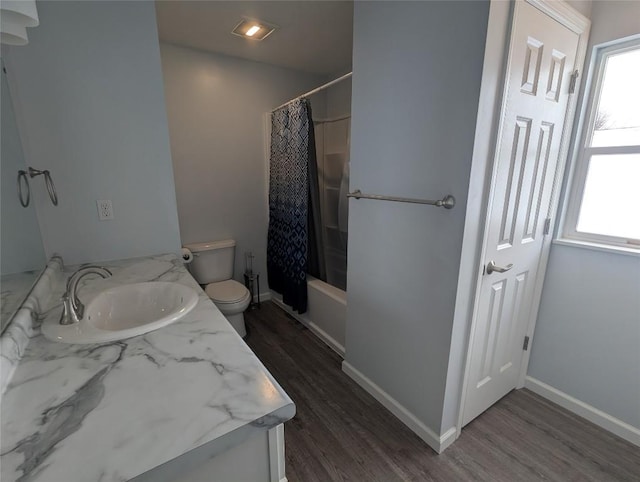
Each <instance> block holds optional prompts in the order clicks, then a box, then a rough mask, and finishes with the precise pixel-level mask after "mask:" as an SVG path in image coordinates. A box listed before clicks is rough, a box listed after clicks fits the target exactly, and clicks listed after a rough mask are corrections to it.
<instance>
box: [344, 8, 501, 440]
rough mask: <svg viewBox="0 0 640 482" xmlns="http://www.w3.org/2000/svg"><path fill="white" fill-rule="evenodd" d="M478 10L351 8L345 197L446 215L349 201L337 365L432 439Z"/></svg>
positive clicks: (457, 233)
mask: <svg viewBox="0 0 640 482" xmlns="http://www.w3.org/2000/svg"><path fill="white" fill-rule="evenodd" d="M488 9H489V4H488V2H482V1H472V2H446V1H445V2H415V3H414V2H402V3H400V2H356V4H355V20H354V55H353V63H354V64H353V71H354V76H353V99H352V138H351V189H361V190H362V191H364V192H371V193H379V194H387V195H396V196H407V197H417V198H439V197H441V196H444V195H445V194H448V193H451V194H453V195H454V196H456V198H457V206H456V208H454V209H453V210H451V211H448V210H444V209H437V208H434V207H429V206H420V205H411V204H401V203H391V202H381V201H368V200H351V201H350V206H349V209H350V219H349V273H348V291H347V296H348V306H347V310H348V311H347V333H346V361H347V362H348V363H350V364H351V365H353V366H354V367H355V368H356V369H357V370H359V371H360V372H362V373H363V374H364V375H365V376H367V377H368V378H369V379H371V380H372V381H373V382H374V383H376V384H377V385H378V386H380V387H381V388H382V389H383V390H385V391H386V392H387V393H388V394H389V395H391V396H392V397H393V398H394V399H395V400H397V401H398V402H399V403H400V404H402V405H403V406H404V407H405V408H406V409H408V410H409V411H410V412H412V413H413V414H414V415H415V416H416V417H417V418H418V419H419V420H420V421H422V422H423V423H424V424H425V425H427V426H428V427H429V428H431V429H432V430H433V431H434V432H436V433H437V434H440V433H441V422H442V413H443V400H444V390H445V381H446V376H447V364H448V357H449V347H450V342H451V331H452V325H453V315H454V303H455V295H456V285H457V276H458V269H459V263H460V250H461V245H462V234H463V227H464V216H465V209H464V206H465V203H466V193H467V188H468V182H469V172H470V168H471V156H472V151H473V142H474V132H475V120H476V113H477V107H478V98H479V90H480V80H481V73H482V62H483V52H484V45H485V35H486V28H487V18H488ZM452 25H455V28H451V26H452ZM460 32H464V35H460ZM448 428H449V427H446V428H445V429H448Z"/></svg>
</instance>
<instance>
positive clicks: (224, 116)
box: [160, 42, 325, 296]
mask: <svg viewBox="0 0 640 482" xmlns="http://www.w3.org/2000/svg"><path fill="white" fill-rule="evenodd" d="M160 51H161V55H162V70H163V75H164V88H165V98H166V106H167V114H168V119H169V133H170V137H171V153H172V158H173V165H174V173H175V181H176V196H177V203H178V215H179V218H180V234H181V238H182V242H183V244H189V243H198V242H202V241H206V240H219V239H228V238H233V239H235V240H236V241H237V243H238V244H237V256H236V265H235V269H234V272H235V279H236V280H237V281H243V280H242V273H243V272H244V269H245V262H244V254H245V252H247V251H251V252H253V254H254V255H255V260H254V271H255V272H257V273H260V281H261V283H260V287H261V289H262V291H263V293H262V295H263V296H264V295H265V293H266V292H268V286H267V265H266V239H267V225H268V219H267V218H268V210H267V209H268V208H267V206H268V201H267V189H268V169H267V166H268V157H269V154H268V153H269V138H268V133H267V129H266V127H265V125H266V122H268V118H266V113H267V112H270V111H271V110H272V109H273V108H274V107H276V106H278V105H280V104H282V103H284V102H286V101H287V100H289V99H291V98H293V97H295V96H297V95H300V94H302V93H304V92H307V91H309V90H310V89H312V88H314V87H317V86H318V85H321V84H322V83H324V81H325V79H324V77H322V76H319V75H313V74H307V73H302V72H297V71H294V70H290V69H285V68H281V67H275V66H272V65H267V64H262V63H259V62H253V61H248V60H242V59H238V58H234V57H228V56H225V55H220V54H214V53H210V52H204V51H200V50H194V49H191V48H185V47H179V46H176V45H172V44H168V43H164V42H161V44H160ZM318 100H319V102H316V96H314V99H313V111H314V114H319V115H321V116H324V102H323V100H322V96H319V99H318Z"/></svg>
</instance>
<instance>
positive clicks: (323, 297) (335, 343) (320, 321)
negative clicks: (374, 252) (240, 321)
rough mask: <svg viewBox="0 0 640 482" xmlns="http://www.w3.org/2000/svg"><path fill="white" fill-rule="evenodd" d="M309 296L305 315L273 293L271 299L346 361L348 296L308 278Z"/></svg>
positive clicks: (321, 282)
mask: <svg viewBox="0 0 640 482" xmlns="http://www.w3.org/2000/svg"><path fill="white" fill-rule="evenodd" d="M307 293H308V305H307V312H306V313H303V314H298V313H295V312H294V311H293V310H292V309H291V308H290V307H289V306H287V305H285V304H284V303H283V302H282V295H279V294H278V293H274V292H273V291H272V292H271V299H272V300H273V302H274V303H275V304H276V305H278V306H279V307H280V308H282V309H283V310H285V311H286V312H287V313H289V314H290V315H291V316H293V317H294V318H295V319H296V320H298V321H299V322H300V323H302V324H303V325H304V326H306V327H307V328H309V330H311V332H312V333H313V334H315V335H316V336H317V337H318V338H320V339H321V340H322V341H323V342H324V343H326V344H327V345H328V346H329V347H330V348H332V349H333V350H334V351H335V352H336V353H338V355H340V356H341V357H342V358H344V337H345V329H346V322H347V293H346V292H345V291H342V290H341V289H339V288H336V287H335V286H332V285H330V284H328V283H325V282H324V281H320V280H319V279H316V278H313V277H312V276H308V279H307Z"/></svg>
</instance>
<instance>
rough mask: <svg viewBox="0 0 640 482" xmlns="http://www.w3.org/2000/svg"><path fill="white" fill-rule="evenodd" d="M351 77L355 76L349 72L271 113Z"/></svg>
mask: <svg viewBox="0 0 640 482" xmlns="http://www.w3.org/2000/svg"><path fill="white" fill-rule="evenodd" d="M351 75H353V72H349V73H348V74H344V75H343V76H342V77H338V78H337V79H334V80H332V81H331V82H327V83H326V84H324V85H321V86H320V87H317V88H315V89H313V90H310V91H309V92H307V93H305V94H302V95H299V96H298V97H295V98H293V99H291V100H289V101H287V102H285V103H284V104H282V105H279V106H278V107H276V108H275V109H273V110H272V111H271V112H272V113H273V112H275V111H277V110H278V109H282V108H283V107H284V106H285V105H289V104H291V103H292V102H295V101H296V100H298V99H302V98H303V97H309V96H310V95H313V94H315V93H317V92H320V91H321V90H324V89H327V88H329V87H331V86H332V85H334V84H337V83H338V82H342V81H343V80H344V79H348V78H349V77H351Z"/></svg>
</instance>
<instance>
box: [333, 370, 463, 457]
mask: <svg viewBox="0 0 640 482" xmlns="http://www.w3.org/2000/svg"><path fill="white" fill-rule="evenodd" d="M342 371H343V372H344V373H346V374H347V375H348V376H349V377H350V378H351V379H352V380H353V381H355V382H356V383H357V384H358V385H360V386H361V387H362V388H364V389H365V390H366V391H367V392H369V394H370V395H371V396H372V397H373V398H375V399H376V400H378V401H379V402H380V403H381V404H382V405H383V406H384V407H385V408H386V409H387V410H389V411H390V412H391V413H393V414H394V415H395V416H396V417H398V418H399V419H400V421H401V422H402V423H404V424H405V425H406V426H407V427H409V428H410V429H411V430H412V431H413V432H415V434H416V435H417V436H418V437H420V438H421V439H422V440H424V441H425V442H426V443H427V445H429V447H431V448H432V449H433V450H435V451H436V452H437V453H442V452H443V451H444V450H445V449H446V448H447V447H448V446H449V445H451V444H452V443H453V442H454V441H455V440H456V428H455V427H451V428H450V429H449V430H447V431H446V432H444V433H443V434H442V435H438V434H436V433H435V432H434V431H433V430H431V429H430V428H429V427H427V426H426V425H425V424H424V423H422V422H421V421H420V420H418V418H417V417H416V416H415V415H414V414H412V413H411V412H410V411H409V410H407V409H406V408H405V407H404V406H402V405H401V404H400V403H399V402H398V401H397V400H395V399H394V398H393V397H391V395H389V394H388V393H387V392H385V391H384V390H383V389H382V388H380V387H379V386H378V385H376V384H375V383H373V382H372V381H371V380H370V379H369V378H367V377H366V376H365V375H363V374H362V373H361V372H360V371H358V370H357V369H356V368H354V367H353V366H352V365H350V364H349V363H348V362H347V361H343V362H342Z"/></svg>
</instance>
